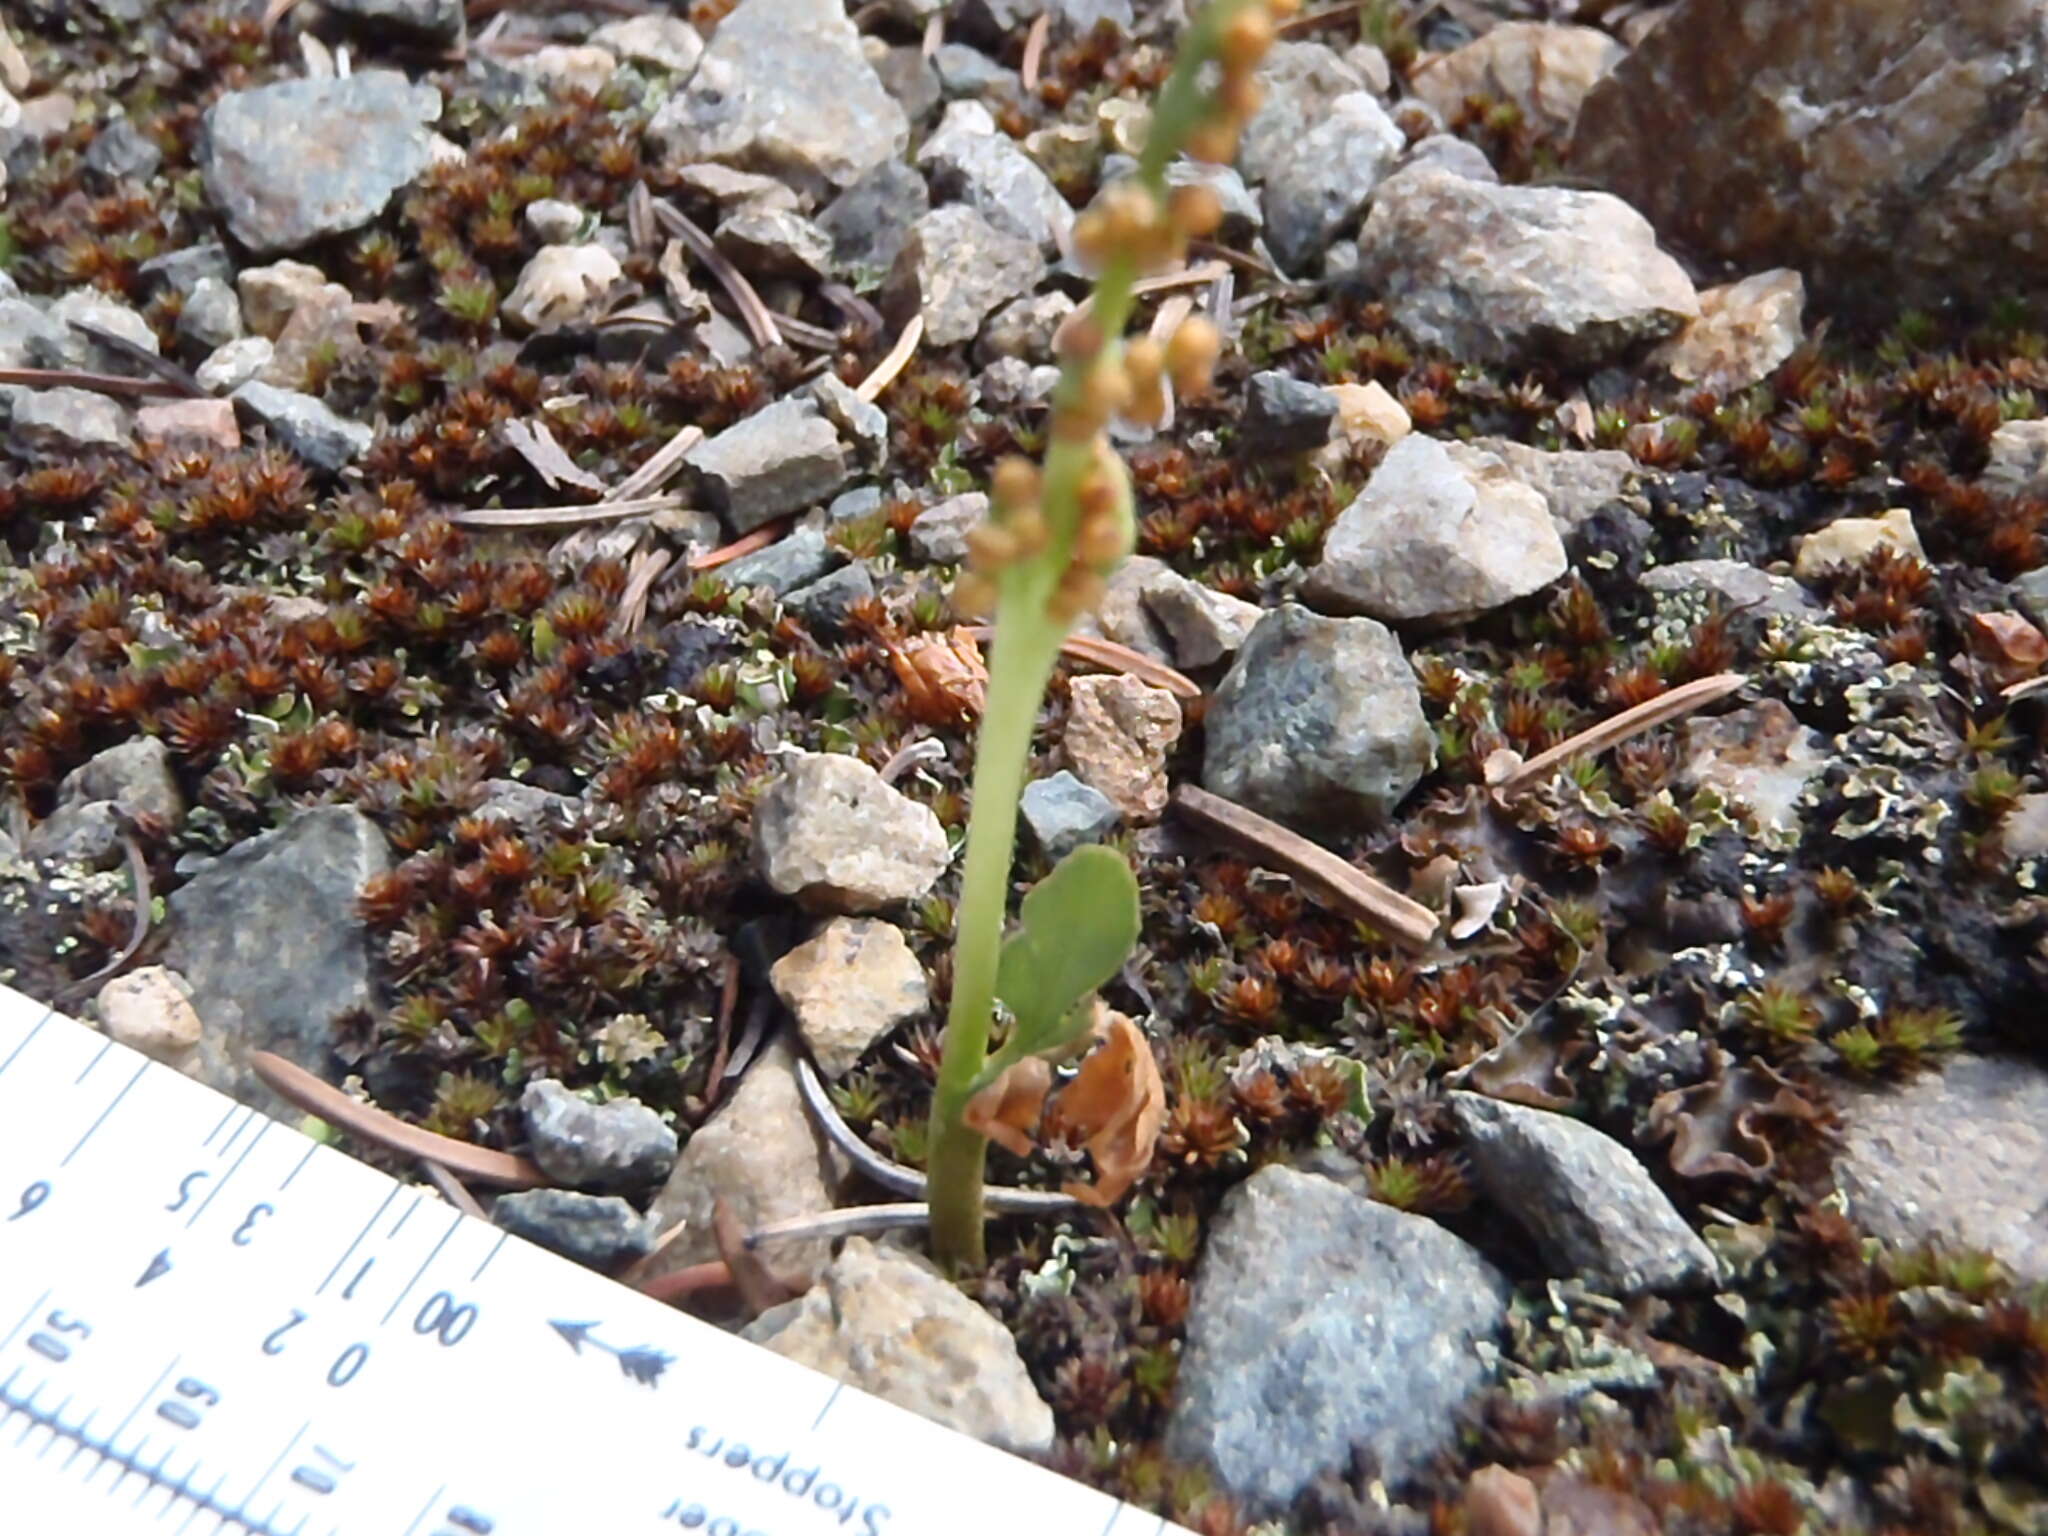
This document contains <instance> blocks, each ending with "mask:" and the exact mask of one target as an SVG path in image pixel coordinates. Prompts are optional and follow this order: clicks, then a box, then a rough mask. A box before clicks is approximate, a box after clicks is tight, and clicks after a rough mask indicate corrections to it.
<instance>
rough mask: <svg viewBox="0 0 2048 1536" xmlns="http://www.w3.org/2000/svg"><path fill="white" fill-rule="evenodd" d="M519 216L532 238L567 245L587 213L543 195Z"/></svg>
mask: <svg viewBox="0 0 2048 1536" xmlns="http://www.w3.org/2000/svg"><path fill="white" fill-rule="evenodd" d="M777 185H780V183H777ZM521 217H522V218H523V219H524V220H525V221H526V227H527V229H528V230H529V231H530V232H531V233H532V235H533V238H534V239H536V240H538V241H539V242H540V243H541V244H542V245H567V244H569V243H570V242H571V241H573V240H575V239H576V237H577V236H578V235H580V234H582V233H583V222H584V220H585V219H586V218H588V217H589V215H587V214H586V213H584V211H583V210H582V209H581V208H579V207H577V206H576V205H575V204H574V203H565V202H563V201H562V200H561V199H560V198H558V197H543V198H540V199H539V200H537V201H535V202H531V203H528V204H527V205H526V212H525V213H524V214H522V215H521Z"/></svg>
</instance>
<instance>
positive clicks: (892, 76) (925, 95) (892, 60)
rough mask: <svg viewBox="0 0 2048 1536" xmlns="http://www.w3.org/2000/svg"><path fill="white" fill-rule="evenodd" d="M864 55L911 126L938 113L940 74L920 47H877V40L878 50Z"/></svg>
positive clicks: (883, 87) (941, 96)
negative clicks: (911, 123)
mask: <svg viewBox="0 0 2048 1536" xmlns="http://www.w3.org/2000/svg"><path fill="white" fill-rule="evenodd" d="M866 51H867V55H868V62H870V63H871V64H873V65H874V66H875V74H876V75H877V76H878V77H879V78H880V79H881V82H882V89H884V90H885V91H887V92H888V93H889V94H890V95H891V96H893V97H894V98H895V99H896V102H897V104H898V105H899V106H901V107H902V108H903V115H904V116H905V117H906V118H908V119H909V120H910V121H911V122H913V123H922V122H923V121H924V120H925V119H926V118H928V117H930V116H931V115H932V113H934V112H936V111H937V110H938V108H939V102H940V101H941V100H942V99H943V98H944V93H943V92H942V91H941V90H940V88H939V72H938V70H936V69H934V68H933V67H932V61H931V60H930V59H928V58H926V57H925V53H924V49H923V48H922V47H919V46H918V45H916V44H914V43H912V44H906V45H902V46H899V47H895V48H889V47H885V46H880V40H879V39H877V46H875V47H871V48H868V49H867V50H866ZM905 169H906V170H907V169H908V167H907V166H906V167H905Z"/></svg>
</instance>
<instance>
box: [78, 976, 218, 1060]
mask: <svg viewBox="0 0 2048 1536" xmlns="http://www.w3.org/2000/svg"><path fill="white" fill-rule="evenodd" d="M191 993H192V988H191V984H190V983H188V982H187V981H186V980H185V978H184V977H182V976H180V975H179V974H178V973H177V972H176V971H169V970H165V969H164V968H163V967H162V966H160V965H142V966H137V967H136V968H135V969H134V970H132V971H127V972H124V973H123V974H121V975H119V976H116V977H115V978H114V979H113V980H112V981H110V982H108V983H107V984H106V985H105V986H103V987H101V988H100V990H99V995H98V996H97V997H95V998H94V999H93V1005H94V1008H95V1010H96V1011H97V1013H98V1014H99V1019H100V1027H101V1028H103V1029H104V1030H106V1032H107V1034H108V1035H109V1036H111V1037H112V1038H113V1039H115V1040H118V1041H120V1042H121V1044H123V1045H125V1046H127V1047H129V1048H130V1049H131V1050H137V1051H140V1052H142V1054H143V1055H145V1056H147V1057H149V1058H150V1059H151V1060H152V1061H161V1062H163V1063H164V1064H165V1065H166V1066H170V1067H175V1068H177V1069H178V1070H179V1071H180V1072H186V1071H190V1070H191V1069H192V1067H193V1066H194V1065H196V1064H197V1062H198V1059H199V1042H200V1040H201V1039H202V1038H203V1037H204V1035H205V1032H206V1031H205V1026H204V1025H203V1024H201V1023H200V1021H199V1015H198V1014H196V1013H194V1012H193V1011H192V996H191Z"/></svg>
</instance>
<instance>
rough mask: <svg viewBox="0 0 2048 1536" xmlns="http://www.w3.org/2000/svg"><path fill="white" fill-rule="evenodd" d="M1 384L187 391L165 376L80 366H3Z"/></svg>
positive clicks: (134, 392) (142, 392)
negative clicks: (143, 376)
mask: <svg viewBox="0 0 2048 1536" xmlns="http://www.w3.org/2000/svg"><path fill="white" fill-rule="evenodd" d="M0 384H23V385H26V386H27V387H28V388H30V389H89V390H91V391H92V392H93V393H94V394H96V395H125V396H128V397H130V398H137V399H139V398H147V397H151V396H159V395H169V396H174V397H175V396H182V395H183V394H184V393H185V392H184V391H183V390H181V389H179V388H178V387H177V386H175V385H173V384H172V383H170V382H169V381H168V380H165V379H131V378H128V377H126V376H125V375H122V374H118V373H87V372H85V371H84V370H83V369H78V368H0Z"/></svg>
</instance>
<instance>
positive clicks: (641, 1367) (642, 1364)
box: [548, 1318, 675, 1387]
mask: <svg viewBox="0 0 2048 1536" xmlns="http://www.w3.org/2000/svg"><path fill="white" fill-rule="evenodd" d="M548 1326H549V1327H550V1328H552V1329H554V1330H555V1332H556V1333H559V1334H560V1335H561V1336H562V1339H563V1341H564V1342H565V1343H567V1344H568V1346H569V1347H570V1348H571V1349H573V1350H574V1351H576V1353H577V1354H579V1355H580V1354H582V1353H583V1346H584V1345H586V1344H588V1345H589V1346H590V1347H591V1348H592V1349H595V1350H600V1351H602V1352H603V1353H605V1354H607V1355H610V1356H611V1357H612V1358H613V1359H614V1360H616V1361H618V1362H619V1369H620V1370H621V1371H622V1372H624V1373H625V1374H626V1375H627V1376H628V1377H630V1378H631V1379H632V1380H634V1381H637V1382H639V1383H640V1384H641V1385H642V1386H647V1387H651V1386H653V1385H655V1383H657V1382H658V1381H660V1380H661V1373H662V1372H663V1371H665V1370H667V1369H668V1368H669V1367H670V1366H671V1365H673V1364H674V1363H675V1356H674V1355H670V1354H665V1353H663V1352H662V1351H661V1350H658V1349H653V1348H651V1347H649V1346H647V1345H644V1344H643V1345H641V1346H640V1347H638V1348H637V1349H620V1348H619V1347H618V1346H617V1345H616V1344H607V1343H605V1341H604V1340H603V1339H600V1338H596V1337H594V1336H593V1335H592V1333H591V1330H592V1329H593V1328H595V1327H597V1324H596V1323H564V1322H560V1321H558V1320H556V1319H554V1318H550V1319H548Z"/></svg>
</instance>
